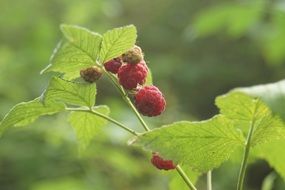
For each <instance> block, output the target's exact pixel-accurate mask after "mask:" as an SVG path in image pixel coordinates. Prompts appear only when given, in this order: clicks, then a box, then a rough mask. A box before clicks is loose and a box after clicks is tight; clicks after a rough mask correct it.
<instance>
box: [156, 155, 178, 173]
mask: <svg viewBox="0 0 285 190" xmlns="http://www.w3.org/2000/svg"><path fill="white" fill-rule="evenodd" d="M151 163H152V164H153V165H154V166H155V167H156V168H158V169H160V170H173V169H175V168H176V165H175V164H174V163H173V161H172V160H164V159H163V158H161V157H160V156H159V154H158V153H156V152H155V153H152V158H151Z"/></svg>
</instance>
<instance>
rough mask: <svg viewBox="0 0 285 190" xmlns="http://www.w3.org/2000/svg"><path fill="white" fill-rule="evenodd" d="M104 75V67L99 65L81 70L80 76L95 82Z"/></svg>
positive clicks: (87, 80)
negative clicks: (101, 67)
mask: <svg viewBox="0 0 285 190" xmlns="http://www.w3.org/2000/svg"><path fill="white" fill-rule="evenodd" d="M101 75H102V69H100V68H99V67H96V66H93V67H88V68H86V69H82V70H81V71H80V76H81V77H82V78H83V79H84V80H85V81H86V82H90V83H93V82H95V81H97V80H98V79H99V78H100V77H101Z"/></svg>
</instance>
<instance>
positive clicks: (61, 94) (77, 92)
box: [44, 77, 96, 107]
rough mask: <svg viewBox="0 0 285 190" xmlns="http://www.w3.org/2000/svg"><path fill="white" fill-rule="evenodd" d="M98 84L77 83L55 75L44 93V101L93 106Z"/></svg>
mask: <svg viewBox="0 0 285 190" xmlns="http://www.w3.org/2000/svg"><path fill="white" fill-rule="evenodd" d="M95 96H96V84H95V83H94V84H89V83H76V82H70V81H66V80H64V79H61V78H58V77H54V78H52V79H51V81H50V84H49V86H48V88H47V90H46V91H45V93H44V102H54V101H61V102H63V103H66V104H71V105H77V106H87V107H92V106H94V104H95Z"/></svg>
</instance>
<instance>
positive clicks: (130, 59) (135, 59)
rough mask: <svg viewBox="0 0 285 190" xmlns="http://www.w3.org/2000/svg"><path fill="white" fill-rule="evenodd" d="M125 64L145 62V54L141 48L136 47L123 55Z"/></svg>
mask: <svg viewBox="0 0 285 190" xmlns="http://www.w3.org/2000/svg"><path fill="white" fill-rule="evenodd" d="M122 59H123V61H124V62H125V63H131V64H137V63H139V62H141V61H142V60H143V53H142V50H141V48H140V47H139V46H137V45H135V46H134V47H133V48H132V49H131V50H129V51H127V52H126V53H124V54H123V55H122Z"/></svg>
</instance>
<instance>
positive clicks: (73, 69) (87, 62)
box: [41, 25, 102, 79]
mask: <svg viewBox="0 0 285 190" xmlns="http://www.w3.org/2000/svg"><path fill="white" fill-rule="evenodd" d="M61 30H62V32H63V34H64V36H65V38H66V40H64V41H63V42H60V43H59V44H58V46H57V47H56V49H55V50H54V52H53V55H52V56H51V59H50V64H49V65H48V66H47V67H46V68H45V69H44V70H42V72H41V73H44V72H49V71H54V72H59V73H63V74H64V77H65V78H66V79H74V78H78V77H79V76H80V75H79V73H80V70H81V69H84V68H87V67H90V66H93V65H95V64H96V60H97V57H98V53H99V50H100V46H101V42H102V36H101V35H100V34H97V33H94V32H91V31H89V30H88V29H86V28H82V27H79V26H73V25H61Z"/></svg>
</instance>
